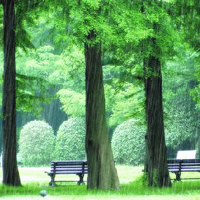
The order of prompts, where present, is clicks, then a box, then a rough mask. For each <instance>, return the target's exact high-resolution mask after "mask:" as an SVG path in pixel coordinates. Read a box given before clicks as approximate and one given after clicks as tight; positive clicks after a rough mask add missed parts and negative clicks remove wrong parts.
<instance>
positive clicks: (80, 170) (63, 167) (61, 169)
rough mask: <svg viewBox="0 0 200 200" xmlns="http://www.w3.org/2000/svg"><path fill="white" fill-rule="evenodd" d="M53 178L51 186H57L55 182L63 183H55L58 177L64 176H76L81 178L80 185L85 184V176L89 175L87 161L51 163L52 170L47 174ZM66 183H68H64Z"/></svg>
mask: <svg viewBox="0 0 200 200" xmlns="http://www.w3.org/2000/svg"><path fill="white" fill-rule="evenodd" d="M45 173H47V174H48V175H49V176H50V177H51V181H50V183H49V185H50V186H55V185H56V184H55V182H63V181H55V177H56V175H62V174H76V175H78V176H79V181H78V182H77V184H78V185H80V184H82V183H83V182H84V180H83V178H84V175H85V174H87V173H88V167H87V161H55V162H51V169H50V171H49V172H47V171H46V172H45ZM64 182H66V181H64Z"/></svg>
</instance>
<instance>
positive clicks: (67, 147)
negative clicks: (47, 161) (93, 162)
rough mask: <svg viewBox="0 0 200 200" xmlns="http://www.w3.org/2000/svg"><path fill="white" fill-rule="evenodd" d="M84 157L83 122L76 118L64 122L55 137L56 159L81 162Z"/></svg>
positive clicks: (81, 119)
mask: <svg viewBox="0 0 200 200" xmlns="http://www.w3.org/2000/svg"><path fill="white" fill-rule="evenodd" d="M85 155H86V154H85V120H84V119H83V118H80V117H76V118H71V119H69V120H68V121H64V122H63V123H62V124H61V126H60V128H59V130H58V133H57V137H56V147H55V157H56V159H58V160H83V159H85Z"/></svg>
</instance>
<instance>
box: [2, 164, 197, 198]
mask: <svg viewBox="0 0 200 200" xmlns="http://www.w3.org/2000/svg"><path fill="white" fill-rule="evenodd" d="M48 169H49V168H19V171H20V177H21V181H22V184H23V186H22V187H6V186H3V185H2V184H1V185H0V199H5V200H11V199H12V200H19V199H20V200H25V199H26V200H27V199H33V200H36V199H42V198H43V197H41V196H40V191H41V190H46V191H47V193H48V195H47V196H46V197H45V198H44V199H49V200H50V199H55V200H64V199H66V200H79V199H80V200H86V199H87V200H92V199H99V200H100V199H101V200H103V199H114V200H118V199H125V200H129V199H133V198H134V199H135V200H144V199H145V200H159V199H163V200H200V181H191V180H190V181H181V182H173V185H172V187H171V188H153V187H151V188H149V187H146V186H143V184H142V181H141V178H140V177H141V175H142V167H132V166H117V171H118V175H119V179H120V183H121V184H120V187H121V189H120V190H119V191H106V192H103V191H87V188H86V185H81V186H77V185H76V183H74V182H70V183H69V182H67V183H64V184H60V185H59V186H57V187H49V186H48V182H49V181H50V177H48V176H47V174H45V173H44V171H48ZM184 176H185V178H186V177H191V176H193V177H199V178H200V174H199V173H185V174H184ZM184 176H183V177H184ZM0 178H1V179H2V170H1V172H0ZM58 178H60V179H63V180H74V181H76V180H78V177H77V176H76V175H63V176H60V177H59V176H58Z"/></svg>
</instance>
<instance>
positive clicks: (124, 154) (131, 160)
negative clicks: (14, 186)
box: [19, 117, 145, 166]
mask: <svg viewBox="0 0 200 200" xmlns="http://www.w3.org/2000/svg"><path fill="white" fill-rule="evenodd" d="M144 136H145V129H144V128H142V127H141V126H138V125H136V123H135V122H134V120H133V119H130V120H128V121H125V122H123V123H122V124H120V125H119V126H118V127H117V128H116V129H115V131H114V134H113V137H112V149H113V154H114V159H115V161H116V162H117V163H120V164H132V165H139V164H142V163H143V162H144V155H145V141H144ZM19 155H20V158H21V161H22V164H23V165H24V166H41V165H49V163H50V162H51V161H52V160H53V159H54V160H84V159H86V153H85V120H84V119H82V118H80V117H76V118H71V119H69V120H67V121H64V122H63V123H62V124H61V126H60V128H59V130H58V132H57V136H54V134H53V130H52V128H51V126H50V125H49V124H47V123H46V122H43V121H31V122H29V123H28V124H26V125H25V126H24V127H23V128H22V130H21V132H20V139H19Z"/></svg>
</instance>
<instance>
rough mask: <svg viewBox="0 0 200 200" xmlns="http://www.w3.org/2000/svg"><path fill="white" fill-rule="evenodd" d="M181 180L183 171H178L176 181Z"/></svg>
mask: <svg viewBox="0 0 200 200" xmlns="http://www.w3.org/2000/svg"><path fill="white" fill-rule="evenodd" d="M180 180H181V172H176V181H180Z"/></svg>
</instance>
